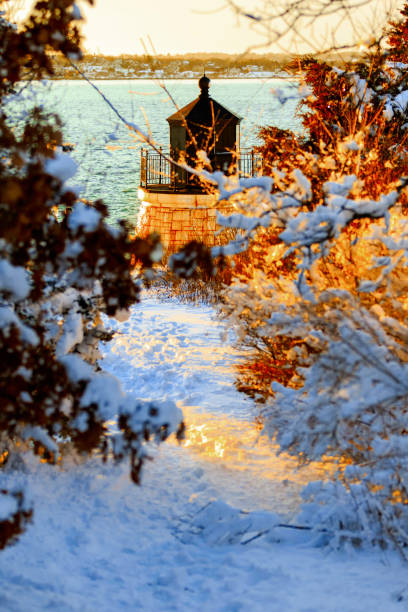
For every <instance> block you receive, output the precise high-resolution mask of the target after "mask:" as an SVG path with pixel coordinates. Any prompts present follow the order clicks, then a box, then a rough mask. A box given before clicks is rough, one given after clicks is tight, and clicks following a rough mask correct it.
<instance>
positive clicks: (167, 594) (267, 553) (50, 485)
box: [0, 299, 408, 612]
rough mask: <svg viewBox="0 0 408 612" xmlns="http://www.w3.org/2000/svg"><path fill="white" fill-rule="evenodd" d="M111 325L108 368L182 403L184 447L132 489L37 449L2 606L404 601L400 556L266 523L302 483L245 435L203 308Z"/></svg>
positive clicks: (176, 607)
mask: <svg viewBox="0 0 408 612" xmlns="http://www.w3.org/2000/svg"><path fill="white" fill-rule="evenodd" d="M120 329H121V332H122V333H121V334H120V335H118V336H117V337H116V339H115V341H114V342H112V343H111V344H110V345H109V348H108V349H107V351H106V357H105V365H106V367H107V368H108V369H109V370H110V371H112V372H115V373H116V374H117V375H118V376H119V377H120V378H121V379H122V381H123V384H124V386H125V388H128V389H132V390H133V391H136V392H137V393H138V394H139V395H140V396H144V397H163V395H167V396H168V397H171V398H173V399H175V400H176V401H178V402H179V403H180V405H182V406H183V410H184V413H185V417H186V421H187V423H188V424H189V425H190V434H189V436H190V437H189V439H188V443H189V444H188V445H187V447H179V446H177V445H175V444H165V445H162V447H161V448H160V449H159V450H158V452H157V457H156V460H155V461H153V462H149V463H148V465H147V466H146V469H145V472H144V479H143V485H142V487H135V486H134V485H133V484H131V483H130V482H129V479H128V475H127V466H126V465H122V466H117V467H115V468H112V466H110V465H109V466H103V465H101V464H100V463H99V462H97V461H89V462H87V463H85V464H82V465H77V466H71V467H69V466H66V468H65V469H64V470H63V471H58V470H57V469H56V468H52V467H50V466H44V465H41V464H40V465H38V464H36V462H35V461H34V460H33V461H32V464H31V465H30V466H29V469H30V472H31V473H30V474H26V475H24V474H23V475H21V476H20V478H21V479H22V480H25V479H27V481H28V483H30V487H31V493H32V497H33V500H34V504H35V518H34V524H33V525H32V526H31V527H30V528H29V529H28V531H27V533H26V534H25V535H24V536H23V537H22V538H21V540H20V542H19V543H18V544H17V545H16V546H14V547H11V548H8V549H6V550H5V551H3V552H2V553H0V611H1V612H3V611H5V612H27V611H29V612H36V611H43V610H51V611H53V612H60V611H61V612H68V611H75V612H76V611H78V612H79V611H81V612H94V611H95V612H105V611H106V612H116V611H119V612H120V611H122V610H123V611H143V612H156V611H165V612H167V611H176V612H178V611H180V612H191V611H197V612H198V611H200V612H201V611H203V612H207V611H208V612H238V611H242V612H246V611H248V612H269V611H270V612H363V611H364V612H366V611H369V612H377V611H378V612H383V611H384V612H388V611H389V612H398V611H403V610H408V592H407V591H404V592H402V591H403V589H404V587H406V586H407V585H408V572H407V570H406V566H404V565H403V564H402V563H401V561H400V560H399V559H398V558H397V557H396V555H393V554H386V553H374V552H348V553H346V552H341V553H337V552H331V553H330V552H328V551H327V550H326V549H324V548H317V547H315V546H313V545H312V543H311V542H310V536H309V535H308V534H307V533H306V534H305V533H299V532H293V531H291V530H284V529H280V528H276V527H274V525H275V523H276V521H277V520H279V518H277V517H276V515H274V514H273V511H278V510H280V511H282V512H284V513H290V512H291V510H293V508H294V507H295V505H296V503H297V490H298V487H299V480H298V477H297V476H294V475H292V474H290V473H288V469H289V468H290V462H287V461H284V460H279V461H277V460H275V459H274V458H273V455H272V453H271V451H270V449H269V448H268V446H267V445H266V444H256V443H255V442H256V435H257V434H256V429H255V428H254V426H253V424H252V423H251V413H250V403H249V402H248V401H247V400H246V399H245V398H244V397H243V396H241V395H239V394H238V393H237V392H236V391H235V389H234V388H233V385H232V382H233V374H232V370H231V364H232V363H233V361H234V360H235V359H237V358H238V356H237V355H236V354H234V352H233V351H231V349H230V347H229V346H228V344H225V343H224V342H222V341H221V340H220V328H219V326H217V324H216V323H215V322H214V321H212V320H211V309H210V308H199V309H197V308H193V307H190V306H184V305H183V306H182V305H178V304H174V303H166V304H159V305H158V304H157V303H155V302H154V300H151V299H147V300H145V301H144V302H143V303H142V305H140V306H138V307H136V308H135V309H134V312H133V314H132V317H131V319H130V320H129V321H128V322H127V323H125V324H122V325H121V328H120ZM147 357H148V358H149V359H148V362H147ZM304 477H305V476H302V478H304ZM10 478H15V476H13V475H11V474H10ZM284 478H288V479H289V480H290V481H291V483H289V484H288V485H283V484H282V482H281V481H282V479H284ZM214 500H215V501H214ZM227 504H229V505H227ZM240 508H245V509H248V510H251V511H252V510H253V512H251V513H250V514H242V513H240V512H239V509H240ZM261 510H267V512H265V511H263V512H262V511H261ZM260 530H264V531H265V532H266V533H265V534H264V535H263V537H260V538H258V539H255V540H253V541H250V542H248V540H250V539H251V536H252V535H253V534H256V533H259V531H260ZM245 542H247V543H245ZM400 593H402V600H401V601H397V599H398V597H397V595H398V594H400Z"/></svg>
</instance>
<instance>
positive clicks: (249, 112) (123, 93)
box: [25, 79, 300, 224]
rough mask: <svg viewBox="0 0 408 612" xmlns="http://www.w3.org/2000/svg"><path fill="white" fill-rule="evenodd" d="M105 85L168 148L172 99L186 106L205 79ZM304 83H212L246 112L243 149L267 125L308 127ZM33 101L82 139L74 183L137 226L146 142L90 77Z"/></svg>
mask: <svg viewBox="0 0 408 612" xmlns="http://www.w3.org/2000/svg"><path fill="white" fill-rule="evenodd" d="M97 86H98V87H99V88H100V90H101V91H102V92H103V93H104V94H105V95H106V96H107V97H108V98H109V100H110V101H111V102H112V103H113V104H114V105H115V107H116V108H117V109H118V111H119V112H120V113H121V114H122V115H123V116H124V117H126V119H127V120H128V121H132V122H134V123H136V124H138V125H139V126H140V127H142V128H143V129H144V130H151V133H152V135H153V137H154V139H155V141H156V142H157V143H158V144H159V145H162V146H163V147H164V148H168V142H169V128H168V123H167V121H166V117H168V116H169V115H171V114H172V113H173V112H175V107H174V102H173V101H172V100H171V97H172V98H173V99H174V100H175V101H176V103H177V105H178V106H179V107H180V106H183V105H184V104H187V103H188V102H190V101H191V100H193V99H194V98H196V97H197V95H198V94H199V89H198V85H197V80H172V81H167V82H166V87H167V90H168V91H165V90H163V88H161V87H160V85H159V84H158V83H157V82H156V81H149V80H143V79H139V80H123V81H122V80H119V81H98V82H97ZM276 89H279V90H280V91H281V92H284V93H285V94H286V95H288V96H289V99H288V100H287V101H286V102H285V103H284V104H282V103H281V102H280V101H279V99H278V97H277V96H276V94H275V93H274V90H276ZM296 89H297V88H296V84H295V83H292V82H290V81H288V80H285V79H270V80H261V79H236V80H235V79H234V80H221V79H220V80H213V81H212V82H211V89H210V93H211V96H212V97H213V98H214V99H216V100H218V101H219V102H220V103H221V104H223V105H224V106H226V107H227V108H229V109H230V110H231V111H232V112H234V113H235V114H237V115H239V116H241V117H242V122H241V147H242V148H244V147H252V146H253V145H254V144H256V143H257V132H258V130H259V128H260V127H261V126H264V125H276V126H278V127H281V128H288V129H292V130H299V129H300V123H299V120H298V119H297V118H296V117H295V109H296V104H297V101H296V99H295V94H296ZM169 93H170V94H171V96H169ZM33 98H34V100H33ZM33 101H35V102H36V103H38V104H42V105H43V106H44V108H45V109H47V110H52V111H55V112H57V113H58V114H59V115H60V117H61V119H62V121H63V124H64V128H63V131H64V140H65V141H68V142H72V143H74V144H75V151H74V152H73V153H72V156H73V157H74V158H75V159H76V161H77V162H78V164H79V171H78V174H77V175H76V177H75V181H74V182H75V184H79V185H81V186H82V192H81V195H82V197H86V198H88V199H96V198H102V199H103V200H104V201H105V203H106V204H107V205H108V207H109V211H110V216H111V219H112V221H114V220H117V219H123V218H125V219H128V220H129V222H130V223H131V224H134V223H135V221H136V216H137V211H138V208H139V205H140V202H139V200H138V198H137V190H138V186H139V177H140V174H139V157H140V147H141V146H143V145H142V143H141V142H140V141H138V140H137V139H136V138H135V137H134V136H133V135H132V134H131V133H130V132H129V130H128V129H127V128H126V127H125V126H124V125H123V124H122V123H120V122H119V121H118V118H117V117H116V116H115V114H114V113H113V111H112V110H111V109H110V108H109V106H108V105H107V104H106V102H105V101H104V100H103V99H102V97H101V96H100V95H99V94H98V93H97V92H96V91H95V90H94V89H93V88H92V87H91V86H90V85H89V84H88V83H86V82H82V81H51V82H47V83H43V84H42V85H40V84H37V85H36V86H35V87H34V95H32V94H30V95H27V99H26V101H25V105H28V104H32V103H33Z"/></svg>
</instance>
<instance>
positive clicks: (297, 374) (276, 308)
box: [212, 8, 408, 550]
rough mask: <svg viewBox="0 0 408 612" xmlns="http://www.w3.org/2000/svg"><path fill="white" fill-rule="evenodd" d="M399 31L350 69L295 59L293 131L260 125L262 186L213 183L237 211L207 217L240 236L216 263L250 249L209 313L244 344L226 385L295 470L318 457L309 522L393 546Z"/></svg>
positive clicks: (401, 316) (397, 454) (401, 543)
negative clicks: (252, 402) (242, 358)
mask: <svg viewBox="0 0 408 612" xmlns="http://www.w3.org/2000/svg"><path fill="white" fill-rule="evenodd" d="M404 11H405V13H404V12H403V17H405V18H406V13H407V8H405V9H404ZM404 24H405V25H404ZM405 29H406V20H405V22H402V25H401V26H398V27H397V26H396V24H393V26H392V36H389V38H388V46H386V47H385V48H380V47H376V48H375V49H373V51H372V52H371V53H370V54H369V55H368V56H367V57H366V58H365V61H364V63H361V64H352V65H351V66H350V67H349V69H348V70H338V69H336V68H332V67H330V66H327V65H325V64H320V63H318V62H316V61H314V60H313V61H311V62H306V63H305V64H304V66H303V69H304V75H305V83H304V84H303V85H302V87H301V94H302V96H306V97H303V104H302V106H301V107H300V109H299V112H300V113H301V115H302V117H303V122H304V126H305V128H306V131H305V135H304V136H302V137H300V136H298V135H295V134H291V133H289V132H282V131H280V130H276V129H275V128H270V129H265V130H263V132H262V134H263V137H264V140H265V145H264V147H263V148H262V149H261V152H262V155H263V158H264V160H265V167H264V171H265V173H267V174H269V175H270V177H269V178H268V177H259V178H255V179H227V178H225V177H222V176H220V175H217V174H215V175H213V176H212V179H213V180H216V181H217V182H218V186H219V190H220V194H221V197H222V198H228V199H229V200H230V201H233V202H235V205H236V208H237V213H236V214H234V215H230V216H229V217H223V216H222V215H220V216H219V223H220V224H221V225H223V226H225V227H227V228H236V229H237V230H238V231H239V232H240V235H239V236H237V238H236V239H235V240H234V241H232V242H231V243H230V244H229V246H228V247H226V248H224V249H222V248H218V249H216V250H215V254H219V253H220V252H224V253H229V254H233V253H239V252H240V251H242V250H244V249H246V248H247V247H248V245H249V251H248V253H249V256H248V257H247V258H246V259H245V258H243V259H238V263H237V265H236V271H235V282H233V284H232V285H231V286H230V287H229V288H227V289H226V291H225V304H224V305H223V306H222V311H223V314H224V316H226V317H227V318H228V320H229V322H230V324H231V325H233V326H234V327H235V329H236V330H237V334H238V339H239V341H240V342H241V343H242V344H243V345H244V346H246V347H248V346H249V347H250V348H251V349H252V358H251V359H250V360H249V361H248V363H247V364H246V365H244V366H243V368H242V369H241V372H240V375H239V377H238V386H239V388H241V389H242V390H244V391H246V392H248V393H249V394H250V395H252V396H253V397H255V398H257V399H259V400H260V401H261V403H260V408H259V412H260V417H261V419H262V421H263V423H264V426H265V430H266V431H267V432H268V433H269V434H270V436H271V437H273V438H274V439H275V440H276V442H277V443H278V445H279V448H280V450H281V451H285V452H289V453H290V454H292V455H294V456H296V457H298V458H299V462H300V463H301V464H302V463H307V462H309V461H313V460H327V457H331V460H330V461H329V462H328V482H327V483H319V484H314V485H313V486H312V485H311V486H310V487H309V488H308V489H307V490H306V491H305V495H306V497H307V498H308V499H309V501H310V502H311V504H312V505H311V507H309V512H308V514H307V516H308V517H309V518H312V519H313V522H315V523H316V520H317V521H320V523H319V526H320V527H321V526H322V524H324V525H325V526H326V527H328V528H329V530H330V531H331V532H332V533H335V534H336V537H337V538H338V539H339V540H344V539H349V540H350V539H351V540H352V541H353V542H357V541H367V540H369V541H371V542H373V543H376V544H380V545H384V544H387V543H392V544H393V545H396V546H397V547H399V548H400V549H401V550H403V549H404V547H406V546H407V545H408V514H407V508H408V496H407V485H408V482H407V476H406V474H407V464H408V446H407V444H408V442H407V441H408V438H407V431H408V412H407V409H408V387H407V384H406V378H405V376H406V374H407V362H408V348H407V340H408V328H407V326H406V309H407V301H406V294H407V286H408V274H407V264H408V260H407V254H406V248H407V242H406V235H407V234H406V219H405V214H406V190H405V187H406V185H407V179H406V178H404V177H405V176H406V175H408V155H407V149H406V145H405V142H406V140H407V136H408V131H407V128H408V123H407V121H406V100H407V101H408V94H407V90H408V82H407V73H406V70H405V68H406V67H405V66H403V65H402V64H401V63H396V62H395V61H394V55H393V54H394V52H396V49H398V45H399V43H398V40H399V39H398V36H397V33H398V32H400V33H404V32H405ZM390 58H393V61H390ZM402 59H403V58H401V57H399V58H398V61H399V62H400V61H401V60H402ZM268 180H269V183H268ZM243 194H245V196H243ZM340 502H341V503H340ZM310 508H311V510H310Z"/></svg>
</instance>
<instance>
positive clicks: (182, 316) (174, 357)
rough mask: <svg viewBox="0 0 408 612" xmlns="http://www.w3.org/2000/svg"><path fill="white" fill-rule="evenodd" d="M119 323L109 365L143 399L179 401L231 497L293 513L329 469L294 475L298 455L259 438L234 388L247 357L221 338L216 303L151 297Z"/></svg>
mask: <svg viewBox="0 0 408 612" xmlns="http://www.w3.org/2000/svg"><path fill="white" fill-rule="evenodd" d="M119 329H120V335H118V336H116V338H115V340H114V341H113V342H111V343H110V344H108V345H107V348H106V354H105V358H104V367H105V368H106V369H108V370H109V371H110V372H112V373H113V374H115V375H116V376H118V377H119V378H120V379H121V380H122V383H123V386H124V388H125V389H126V390H128V391H133V392H136V394H137V395H138V396H139V397H145V398H149V399H150V398H151V399H155V398H157V399H162V398H163V397H168V398H170V399H172V400H174V401H176V402H177V403H178V405H179V406H180V407H181V408H182V409H183V413H184V415H185V421H186V425H187V442H186V443H185V444H184V447H185V448H187V449H188V451H191V453H192V455H193V457H194V459H195V461H196V462H197V463H198V464H200V465H202V466H203V467H204V468H205V470H206V474H207V476H208V477H209V478H211V480H212V481H213V483H214V486H215V487H216V488H217V489H218V491H219V492H220V493H221V492H222V495H223V498H224V499H225V500H226V501H228V503H231V504H233V505H235V506H237V507H239V508H243V509H246V510H255V509H268V510H272V511H275V512H279V513H281V514H282V515H285V518H286V519H289V518H290V517H291V516H292V515H293V513H294V511H296V510H297V507H298V504H299V501H300V499H299V495H298V492H299V490H300V488H301V487H302V486H303V484H304V483H306V482H307V481H308V480H310V479H313V478H315V479H317V478H318V477H319V474H320V476H321V475H322V474H323V472H322V471H321V470H319V467H318V466H314V468H313V469H311V468H308V469H307V470H302V472H300V473H294V469H295V462H294V461H292V460H290V459H289V458H286V459H284V458H277V457H275V455H274V453H273V450H272V449H271V447H270V444H269V442H267V441H266V440H263V439H259V432H258V430H257V428H256V426H255V423H254V422H253V416H254V408H253V405H252V401H251V400H249V399H248V398H247V397H246V396H245V395H244V394H242V393H238V392H237V390H236V389H235V387H234V369H233V365H234V364H235V363H237V362H238V361H239V360H240V358H241V355H240V354H239V353H238V352H237V351H236V350H234V349H233V347H232V338H229V341H228V339H227V340H224V339H223V338H222V333H223V326H222V324H220V322H219V321H217V320H216V319H215V317H214V311H213V309H212V308H211V307H209V306H207V307H206V306H200V307H199V308H198V307H196V306H191V305H186V304H183V305H181V304H179V303H177V302H164V303H160V304H159V303H158V302H157V301H156V300H155V299H154V298H150V299H149V298H147V299H144V300H143V302H142V304H141V305H140V306H139V307H136V308H135V309H134V315H133V316H132V317H131V319H130V320H129V321H128V322H126V323H124V324H122V325H120V328H119ZM283 483H284V484H283Z"/></svg>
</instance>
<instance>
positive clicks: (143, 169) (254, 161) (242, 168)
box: [140, 148, 262, 191]
mask: <svg viewBox="0 0 408 612" xmlns="http://www.w3.org/2000/svg"><path fill="white" fill-rule="evenodd" d="M169 157H170V154H169V153H168V152H163V151H162V149H161V148H160V150H159V153H156V152H152V151H150V150H149V149H144V148H142V149H141V151H140V186H141V187H144V188H145V189H158V190H161V189H162V190H171V191H177V190H178V189H186V188H188V187H189V186H191V185H192V179H191V176H190V175H189V173H188V172H186V171H185V170H183V169H182V168H179V167H178V166H177V165H175V164H173V163H172V162H170V161H169ZM237 166H238V172H239V176H240V177H251V176H256V175H257V174H259V173H261V172H262V157H261V156H260V155H259V153H255V151H254V150H250V151H241V152H240V153H239V155H238V159H237ZM195 187H197V183H195Z"/></svg>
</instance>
